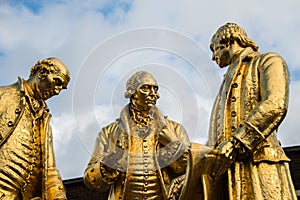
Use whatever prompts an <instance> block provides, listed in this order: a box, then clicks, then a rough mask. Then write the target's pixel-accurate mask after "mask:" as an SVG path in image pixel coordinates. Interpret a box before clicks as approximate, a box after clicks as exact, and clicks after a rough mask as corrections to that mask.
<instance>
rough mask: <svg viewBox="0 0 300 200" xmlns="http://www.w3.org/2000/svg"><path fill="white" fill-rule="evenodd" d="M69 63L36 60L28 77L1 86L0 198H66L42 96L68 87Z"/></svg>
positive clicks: (5, 199)
mask: <svg viewBox="0 0 300 200" xmlns="http://www.w3.org/2000/svg"><path fill="white" fill-rule="evenodd" d="M69 81H70V74H69V71H68V69H67V67H66V66H65V65H64V64H63V63H62V62H61V61H60V60H59V59H57V58H47V59H44V60H40V61H38V62H37V63H36V64H35V65H34V66H33V67H32V68H31V71H30V75H29V78H28V79H27V80H24V79H23V78H20V77H19V80H18V81H17V82H16V83H14V84H12V85H8V86H1V87H0V199H1V200H21V199H22V200H30V199H35V200H37V199H44V200H46V199H47V200H64V199H66V194H65V188H64V186H63V183H62V180H61V177H60V174H59V171H58V170H57V168H56V166H55V159H54V153H53V147H52V132H51V127H50V125H49V120H50V118H51V114H50V113H49V109H48V107H47V104H46V103H45V100H47V99H49V98H51V97H52V96H54V95H58V94H59V93H60V91H61V90H62V89H66V88H67V85H68V82H69Z"/></svg>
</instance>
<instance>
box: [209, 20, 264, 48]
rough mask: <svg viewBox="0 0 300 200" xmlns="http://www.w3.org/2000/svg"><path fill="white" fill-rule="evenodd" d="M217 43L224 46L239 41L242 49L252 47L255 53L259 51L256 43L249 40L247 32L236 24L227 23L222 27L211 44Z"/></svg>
mask: <svg viewBox="0 0 300 200" xmlns="http://www.w3.org/2000/svg"><path fill="white" fill-rule="evenodd" d="M216 41H218V42H219V43H220V44H224V45H228V44H232V43H233V42H234V41H237V43H238V44H239V45H240V46H241V47H251V48H252V49H253V50H254V51H258V46H257V45H256V44H255V43H254V41H253V40H251V39H249V38H248V37H247V34H246V32H245V31H244V30H243V29H242V28H241V27H239V26H238V25H237V24H235V23H227V24H225V25H223V26H221V27H220V28H219V29H218V30H217V31H216V33H215V34H214V35H213V37H212V39H211V43H213V42H216Z"/></svg>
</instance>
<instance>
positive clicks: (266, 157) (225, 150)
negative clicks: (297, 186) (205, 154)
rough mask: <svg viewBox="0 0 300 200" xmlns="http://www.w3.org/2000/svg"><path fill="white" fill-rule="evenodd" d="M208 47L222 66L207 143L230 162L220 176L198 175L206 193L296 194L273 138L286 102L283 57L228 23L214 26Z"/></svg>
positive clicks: (236, 197) (239, 199)
mask: <svg viewBox="0 0 300 200" xmlns="http://www.w3.org/2000/svg"><path fill="white" fill-rule="evenodd" d="M210 48H211V50H212V53H213V55H212V59H213V60H214V61H215V62H216V63H217V64H218V65H219V66H220V67H227V66H228V70H227V73H226V74H225V76H224V80H223V83H222V85H221V88H220V91H219V94H218V95H217V98H216V101H215V104H214V108H213V111H212V114H211V121H210V129H209V141H208V145H209V146H211V147H215V146H216V148H217V150H219V151H220V153H221V154H224V155H226V156H227V157H231V158H233V159H234V163H233V164H232V166H231V167H230V169H229V170H228V171H227V172H228V173H225V175H224V176H223V177H221V178H224V180H223V182H219V183H217V181H216V180H213V179H209V178H206V179H205V180H204V179H203V180H204V181H205V184H204V185H205V186H206V187H207V188H209V189H208V193H207V195H208V196H207V198H208V199H230V200H243V199H255V200H263V199H278V200H279V199H289V200H291V199H297V197H296V193H295V190H294V186H293V183H292V179H291V176H290V171H289V167H288V161H289V159H288V158H287V157H286V155H285V153H284V151H283V150H282V148H281V146H280V142H279V141H278V139H277V129H278V127H279V125H280V123H281V122H282V120H283V119H284V117H285V115H286V112H287V107H288V96H289V88H288V87H289V77H288V76H289V74H288V69H287V65H286V63H285V61H284V60H283V58H281V57H280V56H279V55H278V54H276V53H260V52H259V51H258V46H257V45H256V44H255V43H254V42H253V41H252V40H250V39H249V38H248V37H247V34H246V32H245V31H244V30H243V29H242V28H241V27H239V26H238V25H237V24H234V23H227V24H225V25H224V26H222V27H220V28H219V29H218V30H217V31H216V33H215V34H214V35H213V37H212V39H211V44H210ZM226 180H227V183H226ZM226 190H227V192H225V193H224V194H222V195H219V196H215V195H216V194H220V191H226ZM227 193H228V194H227Z"/></svg>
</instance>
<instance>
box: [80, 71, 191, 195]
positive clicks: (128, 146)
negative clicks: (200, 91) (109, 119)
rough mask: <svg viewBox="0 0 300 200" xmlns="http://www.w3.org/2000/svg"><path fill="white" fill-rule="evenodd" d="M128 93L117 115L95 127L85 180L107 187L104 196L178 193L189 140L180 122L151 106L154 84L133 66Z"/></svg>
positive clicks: (92, 185) (155, 95) (155, 90)
mask: <svg viewBox="0 0 300 200" xmlns="http://www.w3.org/2000/svg"><path fill="white" fill-rule="evenodd" d="M125 97H126V98H129V99H130V102H129V104H128V105H127V106H125V107H124V108H123V110H122V111H121V113H120V117H119V118H118V119H117V120H116V121H115V122H113V123H111V124H110V125H108V126H107V127H104V128H103V129H102V131H101V132H100V133H99V135H98V137H97V140H96V144H95V147H94V152H93V154H92V158H91V160H90V162H89V164H88V167H87V169H86V170H85V174H84V181H85V184H86V185H87V186H88V187H89V188H91V189H96V190H100V191H107V190H110V194H109V199H123V200H127V199H130V200H131V199H155V200H162V199H181V194H183V193H185V190H186V188H185V185H186V184H185V181H186V177H185V172H186V168H187V159H188V154H189V153H188V148H189V146H190V141H189V138H188V135H187V133H186V131H185V129H184V128H183V126H182V125H180V124H178V123H176V122H174V121H172V120H170V119H168V118H167V117H165V116H163V114H162V113H161V112H160V110H159V109H158V108H157V107H156V106H155V105H156V101H157V99H158V98H159V97H160V96H159V94H158V84H157V82H156V80H155V79H154V77H153V76H152V75H151V74H150V73H148V72H145V71H139V72H137V73H135V74H134V75H132V76H131V78H129V80H128V81H127V84H126V92H125Z"/></svg>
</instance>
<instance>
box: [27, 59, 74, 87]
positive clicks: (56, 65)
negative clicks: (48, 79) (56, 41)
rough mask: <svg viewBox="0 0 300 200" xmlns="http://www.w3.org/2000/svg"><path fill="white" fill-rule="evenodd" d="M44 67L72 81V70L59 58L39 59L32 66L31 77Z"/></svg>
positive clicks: (67, 80)
mask: <svg viewBox="0 0 300 200" xmlns="http://www.w3.org/2000/svg"><path fill="white" fill-rule="evenodd" d="M41 69H44V70H45V71H47V72H50V73H55V74H59V75H60V76H62V77H63V78H64V80H65V81H66V82H69V81H70V72H69V71H68V69H67V67H66V66H65V65H64V64H63V63H62V62H61V61H60V60H59V59H57V58H46V59H44V60H39V61H37V63H36V64H35V65H34V66H32V67H31V69H30V75H29V77H32V76H35V75H36V73H37V72H38V71H39V70H41Z"/></svg>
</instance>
